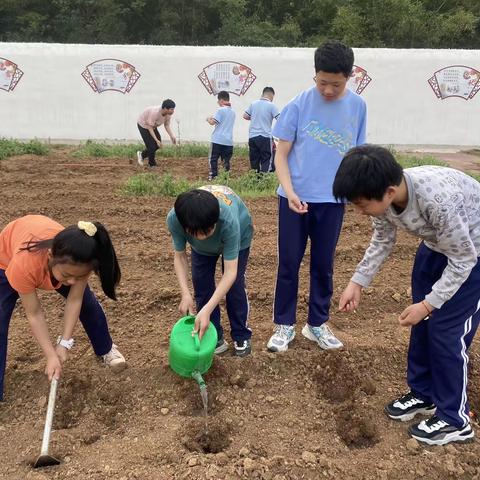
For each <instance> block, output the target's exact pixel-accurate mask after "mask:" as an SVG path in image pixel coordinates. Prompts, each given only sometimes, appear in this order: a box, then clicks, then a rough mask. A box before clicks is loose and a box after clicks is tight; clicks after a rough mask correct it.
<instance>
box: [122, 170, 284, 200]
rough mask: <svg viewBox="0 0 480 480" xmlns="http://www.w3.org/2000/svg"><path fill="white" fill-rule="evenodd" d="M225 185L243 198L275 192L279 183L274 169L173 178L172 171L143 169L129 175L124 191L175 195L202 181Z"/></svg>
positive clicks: (130, 193)
mask: <svg viewBox="0 0 480 480" xmlns="http://www.w3.org/2000/svg"><path fill="white" fill-rule="evenodd" d="M206 184H213V185H226V186H228V187H230V188H231V189H232V190H233V191H234V192H235V193H237V194H238V195H239V196H240V197H242V198H259V197H269V196H274V195H275V191H276V189H277V186H278V181H277V177H276V175H275V174H274V173H267V174H263V175H257V174H256V173H255V172H254V171H250V172H248V173H246V174H244V175H241V176H238V177H233V176H230V175H228V174H227V173H225V172H222V173H221V174H220V175H219V176H218V177H217V178H216V179H215V180H214V181H210V182H208V181H205V180H197V181H193V182H191V181H188V180H187V179H185V178H174V177H173V175H171V174H165V175H161V176H160V175H156V174H154V173H141V174H138V175H134V176H133V177H130V178H129V179H128V180H127V182H126V184H125V185H124V187H123V189H122V190H123V193H124V194H125V195H132V196H136V197H137V196H138V197H140V196H159V197H176V196H177V195H179V194H180V193H182V192H185V191H186V190H190V189H192V188H198V187H201V186H202V185H206Z"/></svg>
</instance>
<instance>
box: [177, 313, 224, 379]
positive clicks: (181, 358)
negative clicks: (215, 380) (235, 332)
mask: <svg viewBox="0 0 480 480" xmlns="http://www.w3.org/2000/svg"><path fill="white" fill-rule="evenodd" d="M194 324H195V316H193V315H187V316H186V317H183V318H181V319H180V320H178V322H177V323H176V324H175V325H174V326H173V328H172V331H171V333H170V348H169V350H168V361H169V363H170V367H171V368H172V370H173V371H174V372H175V373H178V375H181V376H182V377H187V378H192V377H193V378H194V379H195V380H196V381H197V382H199V380H200V379H201V378H202V377H201V375H202V374H204V373H206V372H207V371H208V369H209V368H210V367H211V366H212V362H213V352H214V351H215V347H216V346H217V340H218V338H217V329H216V328H215V326H214V325H213V323H211V322H210V325H209V326H208V328H207V330H206V332H205V333H204V335H203V337H202V340H200V339H199V338H198V333H196V334H195V335H194V336H192V330H193V327H194ZM202 381H203V380H202ZM199 383H200V382H199Z"/></svg>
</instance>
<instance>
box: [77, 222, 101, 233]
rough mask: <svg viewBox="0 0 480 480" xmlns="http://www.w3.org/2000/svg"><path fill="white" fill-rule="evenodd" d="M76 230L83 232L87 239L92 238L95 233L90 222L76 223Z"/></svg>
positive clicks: (94, 227)
mask: <svg viewBox="0 0 480 480" xmlns="http://www.w3.org/2000/svg"><path fill="white" fill-rule="evenodd" d="M77 225H78V228H79V229H80V230H83V231H84V232H85V233H86V234H87V235H88V236H89V237H93V236H94V235H95V234H96V233H97V227H96V226H95V225H94V224H93V223H92V222H82V220H80V221H79V222H78V224H77Z"/></svg>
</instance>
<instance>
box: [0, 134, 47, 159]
mask: <svg viewBox="0 0 480 480" xmlns="http://www.w3.org/2000/svg"><path fill="white" fill-rule="evenodd" d="M48 150H49V149H48V146H47V145H45V144H44V143H40V142H39V141H38V140H30V141H29V142H19V141H18V140H9V139H6V138H0V160H3V159H4V158H7V157H12V156H14V155H25V154H31V155H48Z"/></svg>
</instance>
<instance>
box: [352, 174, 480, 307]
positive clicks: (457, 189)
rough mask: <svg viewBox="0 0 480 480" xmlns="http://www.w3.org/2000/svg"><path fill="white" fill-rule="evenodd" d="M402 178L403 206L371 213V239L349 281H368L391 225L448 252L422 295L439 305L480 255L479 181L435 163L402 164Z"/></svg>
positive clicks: (389, 239) (386, 247)
mask: <svg viewBox="0 0 480 480" xmlns="http://www.w3.org/2000/svg"><path fill="white" fill-rule="evenodd" d="M404 178H405V182H406V185H407V189H408V204H407V207H406V208H405V210H404V211H403V212H401V213H396V211H395V209H394V208H393V207H392V206H390V207H389V209H388V210H387V211H386V212H385V214H384V215H382V216H381V217H372V220H373V227H374V232H373V235H372V239H371V241H370V245H369V247H368V248H367V251H366V252H365V255H364V257H363V259H362V261H361V262H360V263H359V264H358V266H357V268H356V270H355V273H354V275H353V277H352V281H353V282H355V283H358V284H359V285H361V286H363V287H367V286H368V285H369V284H370V282H371V281H372V280H373V277H374V276H375V274H376V273H377V272H378V270H379V268H380V267H381V265H382V263H383V262H384V261H385V260H386V258H387V257H388V255H389V254H390V252H391V250H392V248H393V246H394V244H395V240H396V234H397V228H402V229H403V230H406V231H407V232H409V233H411V234H412V235H415V236H417V237H420V238H421V239H423V240H424V242H425V245H426V246H427V247H429V248H430V249H432V250H434V251H436V252H439V253H442V254H444V255H445V256H446V257H447V258H448V263H447V266H446V267H445V270H444V271H443V274H442V276H441V277H440V278H439V280H438V281H437V282H435V284H434V285H433V286H432V291H431V292H430V293H429V294H428V295H427V296H426V297H425V299H426V300H427V301H428V303H430V304H431V305H432V306H434V307H435V308H440V307H441V306H442V305H443V304H444V303H445V302H446V301H448V300H449V299H450V298H452V297H453V295H455V293H456V292H457V290H458V289H459V288H460V286H461V285H462V284H463V282H465V280H466V279H467V278H468V276H469V275H470V272H471V270H472V268H473V267H474V266H475V264H476V263H477V258H478V256H479V255H480V183H479V182H477V181H476V180H474V179H473V178H471V177H470V176H468V175H466V174H464V173H462V172H460V171H458V170H454V169H452V168H446V167H436V166H423V167H414V168H407V169H405V170H404ZM479 288H480V286H479Z"/></svg>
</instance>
